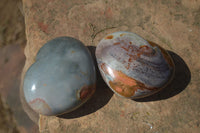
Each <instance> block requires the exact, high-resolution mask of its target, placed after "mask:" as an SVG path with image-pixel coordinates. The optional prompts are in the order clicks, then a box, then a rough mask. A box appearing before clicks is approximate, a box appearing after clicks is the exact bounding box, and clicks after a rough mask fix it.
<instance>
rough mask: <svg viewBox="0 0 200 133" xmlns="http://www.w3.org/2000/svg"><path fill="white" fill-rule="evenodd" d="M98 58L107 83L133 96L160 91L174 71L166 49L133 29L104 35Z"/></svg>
mask: <svg viewBox="0 0 200 133" xmlns="http://www.w3.org/2000/svg"><path fill="white" fill-rule="evenodd" d="M96 58H97V62H98V66H99V69H100V72H101V74H102V76H103V79H104V80H105V82H106V83H107V84H108V86H109V87H110V88H111V89H112V90H113V91H114V92H115V93H116V94H118V95H120V96H123V97H127V98H131V99H135V98H141V97H145V96H147V95H151V94H153V93H155V92H157V91H158V90H160V89H161V88H163V87H164V86H165V85H167V83H169V82H170V80H171V79H172V77H173V73H174V63H173V60H172V59H171V57H170V55H169V54H168V53H167V52H166V51H165V50H164V49H163V48H161V47H160V46H158V45H156V44H154V43H152V42H147V41H146V40H144V39H143V38H142V37H140V36H138V35H137V34H134V33H131V32H123V31H120V32H115V33H112V34H109V35H107V36H106V37H104V38H103V39H102V40H101V41H100V42H99V44H98V45H97V49H96Z"/></svg>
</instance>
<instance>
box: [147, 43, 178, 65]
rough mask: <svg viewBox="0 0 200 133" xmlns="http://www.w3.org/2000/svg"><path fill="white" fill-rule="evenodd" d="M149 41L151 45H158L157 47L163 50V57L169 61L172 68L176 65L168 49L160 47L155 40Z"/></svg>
mask: <svg viewBox="0 0 200 133" xmlns="http://www.w3.org/2000/svg"><path fill="white" fill-rule="evenodd" d="M148 42H149V44H150V45H151V46H153V47H155V46H157V47H158V48H159V49H160V50H161V53H162V55H163V57H164V58H165V60H166V61H167V62H168V64H169V65H170V66H171V67H172V68H174V67H175V66H174V63H173V61H172V59H171V57H170V56H169V54H168V53H167V52H166V50H164V49H163V48H162V47H160V46H159V45H158V44H156V43H154V42H151V41H148Z"/></svg>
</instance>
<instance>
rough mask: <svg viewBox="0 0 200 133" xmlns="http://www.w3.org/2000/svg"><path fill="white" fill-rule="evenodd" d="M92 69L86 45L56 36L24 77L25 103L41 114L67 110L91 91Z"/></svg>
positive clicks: (92, 83) (86, 97) (81, 101)
mask: <svg viewBox="0 0 200 133" xmlns="http://www.w3.org/2000/svg"><path fill="white" fill-rule="evenodd" d="M95 84H96V72H95V67H94V63H93V60H92V57H91V55H90V53H89V51H88V49H87V48H86V47H85V46H84V45H83V44H82V43H81V42H80V41H78V40H76V39H74V38H70V37H59V38H56V39H53V40H51V41H49V42H47V43H46V44H45V45H44V46H43V47H42V48H41V49H40V50H39V52H38V54H37V57H36V61H35V63H34V64H33V65H32V66H31V67H30V68H29V69H28V71H27V72H26V75H25V78H24V86H23V89H24V95H25V99H26V101H27V103H28V104H29V105H30V107H31V108H32V109H33V110H35V111H36V112H38V113H40V114H43V115H58V114H62V113H65V112H70V111H72V110H74V109H76V108H78V107H79V106H80V105H81V104H83V103H84V102H86V101H87V100H88V99H89V98H90V97H91V95H92V94H93V93H94V91H95Z"/></svg>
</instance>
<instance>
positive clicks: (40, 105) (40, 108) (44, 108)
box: [29, 98, 51, 114]
mask: <svg viewBox="0 0 200 133" xmlns="http://www.w3.org/2000/svg"><path fill="white" fill-rule="evenodd" d="M29 104H30V106H31V107H32V108H33V109H34V110H35V111H36V112H39V113H42V114H44V113H45V114H49V113H51V108H50V107H49V105H48V104H47V103H46V102H45V100H43V99H41V98H36V99H34V100H32V101H30V102H29Z"/></svg>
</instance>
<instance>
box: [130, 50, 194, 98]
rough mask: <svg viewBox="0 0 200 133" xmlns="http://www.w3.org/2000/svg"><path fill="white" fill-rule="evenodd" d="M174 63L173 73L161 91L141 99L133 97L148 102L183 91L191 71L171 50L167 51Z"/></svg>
mask: <svg viewBox="0 0 200 133" xmlns="http://www.w3.org/2000/svg"><path fill="white" fill-rule="evenodd" d="M167 52H168V53H169V54H170V56H171V57H172V59H173V61H174V64H175V74H174V77H173V79H172V81H171V82H170V83H169V84H168V85H167V86H166V87H165V88H163V89H162V90H161V91H159V92H157V93H155V94H153V95H151V96H148V97H145V98H141V99H135V100H134V101H137V102H150V101H158V100H164V99H168V98H170V97H173V96H175V95H177V94H179V93H180V92H181V91H183V90H184V89H185V88H186V87H187V85H188V84H189V82H190V80H191V72H190V70H189V68H188V66H187V64H186V63H185V62H184V60H183V59H182V58H181V57H180V56H179V55H177V54H176V53H174V52H172V51H167Z"/></svg>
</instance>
